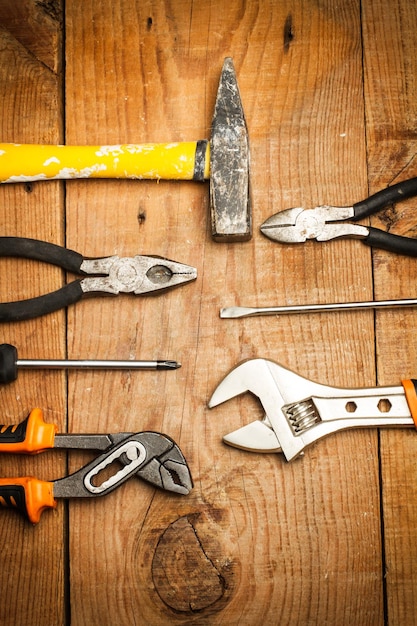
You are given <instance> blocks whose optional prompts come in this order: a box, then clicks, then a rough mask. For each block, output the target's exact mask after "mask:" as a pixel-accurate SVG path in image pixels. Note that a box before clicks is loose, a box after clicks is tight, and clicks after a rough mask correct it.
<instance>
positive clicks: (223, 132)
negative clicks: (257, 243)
mask: <svg viewBox="0 0 417 626" xmlns="http://www.w3.org/2000/svg"><path fill="white" fill-rule="evenodd" d="M210 207H211V227H212V236H213V239H214V240H215V241H219V242H234V241H248V239H250V238H251V236H252V216H251V211H252V207H251V199H250V181H249V140H248V131H247V128H246V122H245V116H244V113H243V107H242V102H241V99H240V93H239V88H238V85H237V79H236V72H235V68H234V66H233V61H232V59H230V58H226V59H225V61H224V64H223V69H222V73H221V77H220V84H219V88H218V91H217V98H216V105H215V107H214V116H213V122H212V133H211V140H210Z"/></svg>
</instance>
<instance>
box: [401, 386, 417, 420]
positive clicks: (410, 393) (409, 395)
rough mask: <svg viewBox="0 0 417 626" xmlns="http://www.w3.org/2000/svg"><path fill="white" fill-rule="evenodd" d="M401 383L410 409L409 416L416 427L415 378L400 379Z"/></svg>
mask: <svg viewBox="0 0 417 626" xmlns="http://www.w3.org/2000/svg"><path fill="white" fill-rule="evenodd" d="M401 384H402V386H403V387H404V393H405V398H406V400H407V404H408V408H409V409H410V413H411V417H412V418H413V420H414V423H415V425H416V428H417V380H415V379H414V378H411V379H410V380H402V381H401Z"/></svg>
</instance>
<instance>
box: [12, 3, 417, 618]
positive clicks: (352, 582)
mask: <svg viewBox="0 0 417 626" xmlns="http://www.w3.org/2000/svg"><path fill="white" fill-rule="evenodd" d="M65 5H66V8H65V14H64V12H63V7H62V6H61V4H60V0H56V1H52V2H35V0H20V2H16V1H15V0H2V2H1V3H0V25H1V31H0V92H1V99H0V102H1V108H2V111H1V117H0V127H1V135H0V137H1V140H2V141H9V142H30V143H43V142H45V143H66V144H76V143H80V144H115V143H121V142H122V143H124V142H146V141H180V140H195V139H200V138H205V137H208V136H209V135H210V124H211V117H212V112H213V107H214V100H215V95H216V90H217V85H218V80H219V74H220V70H221V66H222V63H223V59H224V57H226V56H231V57H233V59H234V63H235V67H236V70H237V74H238V81H239V86H240V91H241V95H242V99H243V104H244V108H245V112H246V117H247V124H248V128H249V133H250V141H251V159H252V161H251V171H252V190H253V218H254V235H253V238H252V240H251V241H250V242H247V243H239V244H219V243H214V242H213V241H212V240H211V236H210V226H209V195H208V185H207V184H198V183H175V182H160V183H156V182H136V181H92V180H89V181H70V182H68V183H67V184H65V183H63V182H58V181H54V182H47V183H42V182H41V183H34V184H30V185H25V184H15V185H14V184H13V185H3V186H1V188H0V207H1V209H0V233H1V235H8V236H13V235H16V236H25V237H34V238H38V239H44V240H47V241H51V242H54V243H58V244H62V245H66V246H67V247H69V248H72V249H75V250H78V251H79V252H81V253H83V254H85V255H86V256H107V255H112V254H118V255H121V256H130V255H134V254H138V253H139V254H158V255H161V256H166V257H168V258H172V259H175V260H178V261H181V262H183V263H188V264H190V265H193V266H195V267H197V268H198V279H197V281H196V282H194V283H191V284H188V285H186V286H184V287H181V288H179V289H176V290H173V291H170V292H168V293H167V294H165V295H163V296H160V297H156V298H139V297H138V298H136V297H133V296H128V295H125V296H118V297H117V298H96V299H91V300H84V301H83V302H80V303H79V304H77V305H75V306H73V307H70V308H69V309H68V310H67V311H59V312H57V313H54V314H51V315H48V316H45V317H43V318H40V319H36V320H31V321H27V322H21V323H10V324H3V325H2V329H1V340H2V341H5V342H8V343H12V344H14V345H16V346H17V347H18V350H19V356H20V357H21V358H22V359H23V358H64V357H68V358H86V359H95V358H101V359H131V358H137V359H155V358H171V359H177V360H179V361H180V362H181V363H182V367H181V369H179V370H177V371H175V372H136V373H135V372H120V371H119V372H118V371H111V372H90V371H87V372H85V371H81V372H71V373H69V374H66V373H65V372H62V371H50V372H42V371H21V372H20V375H19V377H18V380H17V381H16V382H14V383H13V384H10V385H7V386H3V387H2V389H1V390H0V394H1V406H2V418H1V421H2V422H3V423H5V424H10V423H15V422H18V421H20V420H21V419H23V418H24V417H25V416H26V415H27V413H28V411H29V409H31V408H32V407H34V406H40V407H41V408H42V409H43V410H44V414H45V419H46V420H47V421H48V422H54V423H56V424H58V426H59V429H60V431H61V432H65V431H68V432H74V433H76V432H114V431H122V430H135V431H139V430H146V429H153V430H157V431H161V432H165V433H167V434H169V435H170V436H171V437H173V438H174V439H175V440H176V441H177V443H178V444H179V445H180V447H181V448H182V450H183V452H184V454H185V455H186V457H187V460H188V462H189V465H190V467H191V469H192V474H193V478H194V482H195V486H194V489H193V491H192V493H191V494H190V495H189V496H185V497H183V496H175V495H172V494H169V493H166V492H162V491H157V490H155V489H153V488H152V487H151V486H149V485H147V484H146V483H144V482H141V481H135V480H131V481H128V483H126V484H125V485H124V486H123V487H121V488H120V489H119V490H116V491H115V492H113V493H112V494H110V495H108V496H107V497H105V498H102V499H99V498H97V499H93V500H91V501H71V502H69V503H64V502H63V501H62V500H61V501H59V503H58V506H57V508H56V509H55V510H53V511H48V512H45V513H44V514H43V517H42V519H41V522H40V523H39V525H38V526H36V527H33V526H32V525H31V524H29V523H28V522H27V521H25V520H24V519H23V518H21V517H20V516H18V515H17V514H16V513H15V512H14V511H12V510H4V511H1V515H0V525H1V533H0V537H1V539H0V547H1V552H2V559H1V562H2V565H1V568H0V572H1V574H0V585H1V587H0V588H1V590H2V597H3V601H2V603H1V606H0V623H1V624H2V625H3V626H6V625H11V624H13V625H17V624H18V625H19V626H23V625H30V626H37V625H39V626H46V625H50V626H56V625H60V624H63V625H64V624H65V625H69V624H71V625H73V626H81V625H90V624H101V625H103V626H104V625H113V624H118V625H120V626H122V625H123V626H124V625H126V626H131V625H132V624H146V625H152V626H156V625H158V626H159V625H168V624H169V625H174V624H195V625H197V624H198V625H202V624H207V625H210V626H214V625H217V624H228V625H231V624H236V625H237V624H239V625H243V624H245V625H250V626H255V625H256V626H257V625H258V624H259V625H261V624H262V625H265V624H270V625H275V624H280V625H281V626H283V625H287V624H288V625H295V624H297V625H302V626H306V625H313V624H314V625H320V626H323V625H324V624H328V625H336V624H337V625H338V626H341V625H351V624H360V625H361V626H363V625H365V624H369V625H371V626H375V625H376V624H379V625H382V624H389V625H390V626H394V625H401V626H404V625H407V626H410V625H412V624H417V565H416V564H417V542H416V539H415V536H414V529H415V528H416V525H417V437H416V434H415V432H413V431H412V430H411V429H410V430H409V429H395V430H390V431H381V432H377V431H376V430H372V429H369V430H361V431H351V432H345V433H340V434H337V435H335V436H332V437H329V438H327V439H325V440H322V441H320V442H319V443H317V444H316V445H314V446H313V447H311V448H310V449H308V450H307V452H306V454H305V456H304V457H303V458H301V459H299V460H296V461H294V462H292V463H286V462H285V461H284V460H283V459H282V458H281V457H280V456H278V455H273V454H269V455H268V454H266V455H259V454H254V453H250V452H244V451H238V450H236V449H232V448H230V447H227V446H226V445H224V444H223V443H222V436H223V435H224V434H226V433H228V432H230V431H232V430H234V429H236V428H238V427H240V426H242V425H244V424H246V423H248V422H250V421H252V420H253V419H256V418H258V417H259V418H260V417H262V410H261V407H260V406H259V404H258V403H257V402H256V401H255V399H254V398H252V397H250V396H249V397H248V396H244V397H242V398H239V399H236V400H233V401H230V402H228V403H227V404H225V405H223V406H221V407H218V408H216V409H213V410H208V408H207V401H208V398H209V397H210V395H211V393H212V392H213V390H214V388H215V387H216V385H217V384H218V383H219V381H220V380H221V379H222V377H223V376H224V375H225V374H226V373H227V372H228V371H229V370H230V369H231V368H232V367H233V366H235V365H236V364H237V363H239V362H240V361H242V360H243V359H247V358H253V357H265V358H269V359H272V360H275V361H278V362H280V363H282V364H283V365H285V366H287V367H289V368H290V369H293V370H295V371H297V372H298V373H299V374H301V375H303V376H306V377H308V378H311V379H313V380H316V381H318V382H322V383H325V384H329V385H335V386H340V387H368V386H375V385H399V384H400V380H401V379H402V378H407V377H412V376H413V375H414V376H415V375H416V373H417V350H416V339H415V337H416V330H417V317H416V313H415V311H414V310H413V309H408V310H386V311H379V312H377V313H374V312H373V311H370V310H368V311H363V312H355V313H352V312H350V313H349V312H345V313H328V314H311V315H302V316H301V315H298V316H297V315H288V316H284V317H280V318H277V317H262V318H252V319H250V318H249V319H245V320H222V319H220V318H219V309H220V307H222V306H227V305H233V304H241V305H259V306H271V305H274V304H279V305H284V304H295V303H299V304H305V303H316V302H322V303H324V302H337V301H346V302H349V301H356V300H372V299H386V298H415V297H416V295H417V292H416V280H417V262H416V260H415V259H410V258H402V257H399V256H396V255H394V254H389V253H387V252H383V251H378V250H371V249H369V248H368V247H366V246H364V245H362V243H361V242H359V241H355V240H340V241H333V242H329V243H322V244H319V243H317V242H308V243H306V244H304V245H298V246H293V247H291V246H290V245H280V244H276V243H273V242H271V241H270V240H268V239H266V238H265V237H263V236H262V235H261V234H260V232H259V226H260V224H261V223H262V222H263V221H264V220H265V219H266V218H267V217H269V216H270V215H272V214H273V213H275V212H277V211H279V210H281V209H283V208H287V207H291V206H315V205H317V204H321V203H329V204H339V205H346V204H351V203H353V202H355V201H357V200H360V199H362V198H364V197H366V196H367V195H368V193H370V192H374V191H377V190H378V189H380V188H383V187H386V186H387V185H389V184H391V183H394V182H398V181H400V180H404V179H406V178H409V177H412V176H416V175H417V163H416V159H415V154H416V146H417V139H416V137H417V100H416V87H417V60H416V54H415V48H416V44H417V35H416V33H417V9H416V5H415V2H412V1H411V0H363V1H362V2H359V0H346V1H345V2H342V3H334V2H332V1H331V0H323V1H322V2H311V1H308V0H294V1H293V2H290V1H287V0H285V1H282V2H275V1H274V0H259V1H258V2H248V3H244V2H240V1H238V0H229V1H228V2H224V1H223V2H220V1H218V0H209V1H206V2H192V1H190V0H176V1H175V2H168V1H165V2H164V1H163V0H152V1H151V0H144V1H141V2H139V1H132V0H117V1H114V0H99V1H97V0H95V1H93V0H82V1H81V0H78V1H77V0H72V1H71V0H68V1H67V2H66V3H65ZM415 205H416V203H415V201H412V200H410V201H407V202H404V203H402V204H400V205H398V206H395V207H392V208H389V209H387V210H385V211H384V212H382V213H381V214H380V215H379V216H377V217H375V218H372V222H373V223H374V224H375V225H377V226H379V227H381V228H383V229H384V230H386V229H388V230H390V231H391V232H395V233H397V234H402V235H406V236H410V237H412V236H415V235H416V226H415V224H416V208H415ZM1 276H2V279H1V285H0V295H1V299H2V301H6V300H12V299H15V298H17V297H18V298H26V297H31V296H35V295H38V294H40V293H44V292H48V291H51V290H52V289H55V288H58V287H59V286H61V285H62V283H63V282H64V280H65V276H64V275H63V273H62V271H60V270H59V269H57V268H55V267H51V266H48V265H46V264H42V263H34V262H30V261H27V262H24V261H21V260H11V259H2V260H1ZM90 458H91V455H89V454H87V453H84V454H83V453H81V452H78V453H74V452H73V453H70V454H68V455H67V454H66V453H65V452H63V451H51V452H48V453H45V454H43V455H39V456H37V457H31V458H27V457H18V458H16V457H15V458H12V457H11V456H10V457H7V456H6V455H2V456H1V457H0V474H1V475H2V476H8V475H10V476H16V475H19V476H22V475H27V474H33V475H35V476H38V477H39V478H45V479H53V478H58V477H60V476H63V475H65V474H66V473H67V472H69V471H74V470H75V469H77V468H78V467H80V466H81V465H82V464H84V463H85V462H87V460H89V459H90Z"/></svg>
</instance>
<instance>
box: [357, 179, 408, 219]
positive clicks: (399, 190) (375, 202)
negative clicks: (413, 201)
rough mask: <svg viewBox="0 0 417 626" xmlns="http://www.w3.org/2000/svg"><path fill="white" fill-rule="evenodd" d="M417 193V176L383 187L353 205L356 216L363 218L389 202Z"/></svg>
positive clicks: (404, 198)
mask: <svg viewBox="0 0 417 626" xmlns="http://www.w3.org/2000/svg"><path fill="white" fill-rule="evenodd" d="M416 195H417V177H416V178H410V179H409V180H404V181H402V182H401V183H397V184H396V185H392V186H391V187H387V188H386V189H381V191H377V192H376V193H374V194H373V195H372V196H369V198H366V200H362V201H361V202H357V203H356V204H354V205H353V211H354V217H355V218H356V219H357V220H361V219H363V218H364V217H368V216H369V215H372V214H373V213H376V212H377V211H380V210H381V209H383V208H384V207H386V206H387V205H389V204H393V203H395V202H401V201H402V200H407V198H413V197H414V196H416Z"/></svg>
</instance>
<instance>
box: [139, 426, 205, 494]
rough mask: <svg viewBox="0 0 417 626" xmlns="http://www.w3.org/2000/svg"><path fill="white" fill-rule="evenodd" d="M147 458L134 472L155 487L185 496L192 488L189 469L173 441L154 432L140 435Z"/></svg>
mask: <svg viewBox="0 0 417 626" xmlns="http://www.w3.org/2000/svg"><path fill="white" fill-rule="evenodd" d="M141 441H142V442H143V443H144V445H145V446H146V449H147V450H148V458H147V459H146V461H145V462H144V463H143V465H142V466H141V467H140V468H139V470H138V471H137V472H136V473H137V475H138V477H139V478H143V480H146V481H147V482H149V483H151V484H152V485H154V486H155V487H159V488H160V489H164V490H166V491H172V492H174V493H179V494H182V495H187V494H189V493H190V491H191V489H192V488H193V480H192V477H191V472H190V469H189V467H188V465H187V461H186V460H185V457H184V455H183V454H182V452H181V450H180V448H179V447H178V445H177V444H176V443H175V441H174V440H173V439H171V438H170V437H168V436H167V435H161V434H160V433H155V432H151V431H148V432H144V433H141Z"/></svg>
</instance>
